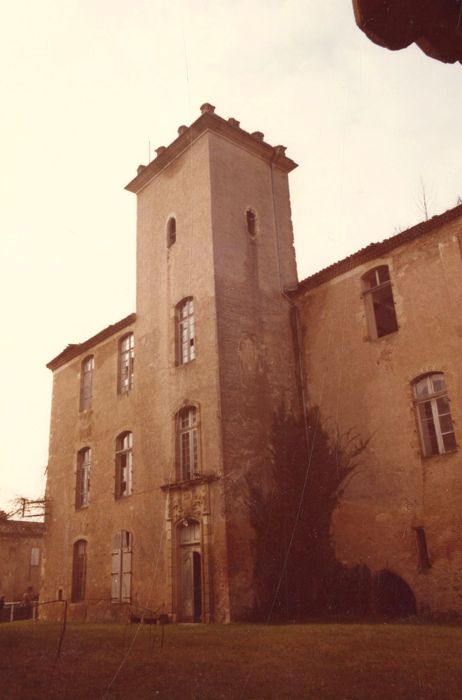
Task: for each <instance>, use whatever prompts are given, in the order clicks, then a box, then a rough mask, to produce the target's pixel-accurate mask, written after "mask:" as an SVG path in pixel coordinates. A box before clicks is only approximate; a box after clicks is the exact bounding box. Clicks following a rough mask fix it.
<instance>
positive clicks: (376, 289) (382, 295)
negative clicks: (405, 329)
mask: <svg viewBox="0 0 462 700" xmlns="http://www.w3.org/2000/svg"><path fill="white" fill-rule="evenodd" d="M362 282H363V292H364V302H365V304H366V316H367V322H368V326H369V334H370V337H371V338H372V339H373V340H375V339H376V338H382V337H383V336H384V335H388V334H389V333H394V331H397V330H398V321H397V320H396V312H395V302H394V300H393V290H392V288H391V280H390V273H389V270H388V266H387V265H380V266H379V267H375V268H374V269H373V270H369V272H367V273H366V274H365V275H364V276H363V278H362Z"/></svg>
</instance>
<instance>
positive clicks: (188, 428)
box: [177, 406, 199, 480]
mask: <svg viewBox="0 0 462 700" xmlns="http://www.w3.org/2000/svg"><path fill="white" fill-rule="evenodd" d="M177 451H178V472H179V474H178V477H179V479H181V480H186V479H192V478H193V477H194V476H195V475H196V474H197V473H198V471H199V458H198V420H197V409H196V407H195V406H185V407H184V408H182V409H181V411H179V412H178V414H177Z"/></svg>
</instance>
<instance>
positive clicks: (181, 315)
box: [176, 297, 196, 365]
mask: <svg viewBox="0 0 462 700" xmlns="http://www.w3.org/2000/svg"><path fill="white" fill-rule="evenodd" d="M176 311H177V345H178V364H180V365H184V364H186V363H187V362H191V360H194V358H195V357H196V338H195V329H194V301H193V299H192V297H189V298H188V299H184V300H183V301H182V302H180V303H179V304H178V306H177V308H176Z"/></svg>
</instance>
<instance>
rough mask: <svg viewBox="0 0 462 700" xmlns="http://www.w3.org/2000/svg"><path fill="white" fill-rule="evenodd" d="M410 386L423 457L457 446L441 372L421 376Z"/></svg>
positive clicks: (448, 450) (453, 448)
mask: <svg viewBox="0 0 462 700" xmlns="http://www.w3.org/2000/svg"><path fill="white" fill-rule="evenodd" d="M412 388H413V392H414V403H415V407H416V412H417V420H418V424H419V431H420V440H421V443H422V453H423V455H424V457H431V456H432V455H437V454H444V453H445V452H452V451H453V450H455V449H456V447H457V446H456V438H455V435H454V426H453V423H452V418H451V407H450V404H449V398H448V394H447V390H446V382H445V380H444V374H443V373H442V372H434V373H432V374H427V375H425V376H424V377H420V378H418V379H416V380H415V381H414V382H412Z"/></svg>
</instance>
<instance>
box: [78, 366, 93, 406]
mask: <svg viewBox="0 0 462 700" xmlns="http://www.w3.org/2000/svg"><path fill="white" fill-rule="evenodd" d="M94 367H95V360H94V357H93V355H91V356H90V357H86V358H85V360H84V361H83V362H82V370H81V375H80V410H81V411H86V410H87V409H88V408H91V399H92V392H93V369H94Z"/></svg>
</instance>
